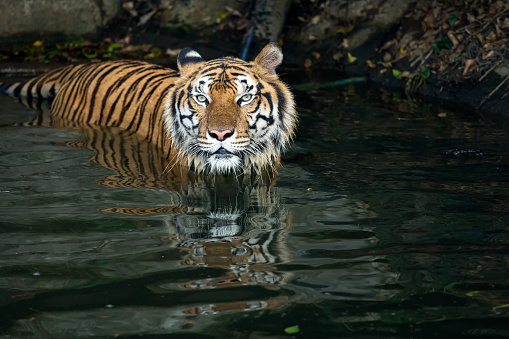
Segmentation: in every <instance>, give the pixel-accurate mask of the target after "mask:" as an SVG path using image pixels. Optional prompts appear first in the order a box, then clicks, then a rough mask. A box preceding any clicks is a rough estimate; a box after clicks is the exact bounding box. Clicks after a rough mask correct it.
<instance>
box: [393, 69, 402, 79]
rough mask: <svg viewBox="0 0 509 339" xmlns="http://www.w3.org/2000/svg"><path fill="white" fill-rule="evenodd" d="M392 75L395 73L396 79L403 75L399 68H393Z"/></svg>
mask: <svg viewBox="0 0 509 339" xmlns="http://www.w3.org/2000/svg"><path fill="white" fill-rule="evenodd" d="M392 75H393V76H394V77H395V78H396V79H399V77H400V76H401V71H398V70H397V69H393V70H392Z"/></svg>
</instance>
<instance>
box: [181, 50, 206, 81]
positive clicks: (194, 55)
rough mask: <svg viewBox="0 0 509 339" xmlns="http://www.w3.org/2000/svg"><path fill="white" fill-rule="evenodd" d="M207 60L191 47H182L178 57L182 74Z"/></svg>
mask: <svg viewBox="0 0 509 339" xmlns="http://www.w3.org/2000/svg"><path fill="white" fill-rule="evenodd" d="M204 62H205V60H203V58H202V57H201V55H200V54H198V52H196V51H195V50H194V49H192V48H191V47H186V48H184V49H182V50H181V51H180V53H179V56H178V58H177V65H178V68H179V72H180V74H181V75H185V74H187V73H189V72H191V71H193V70H195V69H196V68H197V67H198V66H200V65H201V64H202V63H204Z"/></svg>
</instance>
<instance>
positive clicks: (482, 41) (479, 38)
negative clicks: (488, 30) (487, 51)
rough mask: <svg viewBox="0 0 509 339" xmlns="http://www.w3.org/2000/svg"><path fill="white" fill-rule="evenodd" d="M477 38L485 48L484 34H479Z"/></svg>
mask: <svg viewBox="0 0 509 339" xmlns="http://www.w3.org/2000/svg"><path fill="white" fill-rule="evenodd" d="M475 37H476V38H477V40H479V42H480V43H481V45H483V46H484V37H483V36H482V34H480V33H479V34H477V35H476V36H475Z"/></svg>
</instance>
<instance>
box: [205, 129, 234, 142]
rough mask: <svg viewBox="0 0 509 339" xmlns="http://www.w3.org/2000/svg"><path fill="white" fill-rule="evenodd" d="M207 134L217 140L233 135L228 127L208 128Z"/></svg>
mask: <svg viewBox="0 0 509 339" xmlns="http://www.w3.org/2000/svg"><path fill="white" fill-rule="evenodd" d="M209 134H210V136H211V137H213V138H214V139H217V140H219V141H223V140H224V139H227V138H229V137H231V136H232V135H233V131H232V130H229V129H221V130H217V129H211V130H209Z"/></svg>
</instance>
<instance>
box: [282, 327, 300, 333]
mask: <svg viewBox="0 0 509 339" xmlns="http://www.w3.org/2000/svg"><path fill="white" fill-rule="evenodd" d="M285 332H286V333H288V334H297V333H299V332H300V329H299V325H295V326H290V327H287V328H285Z"/></svg>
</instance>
